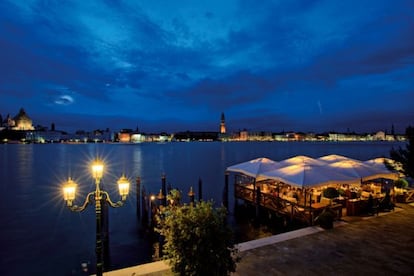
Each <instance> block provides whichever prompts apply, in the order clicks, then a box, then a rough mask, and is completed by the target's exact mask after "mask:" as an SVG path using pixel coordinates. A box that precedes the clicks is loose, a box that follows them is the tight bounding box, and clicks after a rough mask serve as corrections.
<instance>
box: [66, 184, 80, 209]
mask: <svg viewBox="0 0 414 276" xmlns="http://www.w3.org/2000/svg"><path fill="white" fill-rule="evenodd" d="M77 186H78V185H77V184H76V182H75V181H73V180H72V178H70V177H69V179H68V181H67V182H66V183H65V184H64V185H63V199H64V200H65V201H66V202H67V204H68V205H69V206H71V205H72V202H73V201H74V200H75V197H76V187H77Z"/></svg>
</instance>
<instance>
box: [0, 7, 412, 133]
mask: <svg viewBox="0 0 414 276" xmlns="http://www.w3.org/2000/svg"><path fill="white" fill-rule="evenodd" d="M0 47H1V51H0V114H1V115H2V116H3V118H4V117H5V116H6V115H7V114H9V113H10V115H12V116H14V115H16V114H17V113H18V111H19V109H20V108H21V107H23V108H24V109H25V110H26V112H27V113H28V115H29V116H30V117H31V118H32V119H33V121H34V124H35V125H37V124H40V125H45V126H50V124H51V123H52V122H54V123H55V124H56V127H57V128H58V129H63V130H68V131H72V130H76V129H87V130H92V129H97V128H107V127H108V128H110V129H113V130H119V129H121V128H136V127H137V126H138V127H139V128H140V130H142V131H144V132H153V131H168V132H174V131H184V130H211V131H217V130H218V128H219V122H220V115H221V113H222V112H224V113H225V116H226V122H227V126H228V129H229V130H234V131H237V130H239V129H244V128H246V129H249V130H266V131H275V132H278V131H282V130H286V131H287V130H296V131H305V132H307V131H317V132H322V131H347V130H350V131H357V132H371V131H377V130H388V131H390V129H391V125H394V126H395V129H396V131H399V132H403V131H404V130H405V128H406V127H407V126H408V125H413V124H414V1H412V0H407V1H404V0H394V1H388V0H373V1H361V0H356V1H353V0H352V1H351V0H347V1H342V0H338V1H334V0H326V1H295V0H284V1H283V0H281V1H266V0H263V1H255V0H252V1H249V0H226V1H223V0H209V1H197V0H154V1H136V0H129V1H98V0H96V1H94V0H88V1H34V0H24V1H23V0H22V1H17V0H10V1H7V0H3V1H1V2H0Z"/></svg>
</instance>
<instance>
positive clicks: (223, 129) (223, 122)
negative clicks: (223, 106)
mask: <svg viewBox="0 0 414 276" xmlns="http://www.w3.org/2000/svg"><path fill="white" fill-rule="evenodd" d="M220 134H226V120H225V118H224V112H222V113H221V120H220Z"/></svg>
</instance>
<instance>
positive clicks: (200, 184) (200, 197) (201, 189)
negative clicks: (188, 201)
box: [198, 177, 203, 201]
mask: <svg viewBox="0 0 414 276" xmlns="http://www.w3.org/2000/svg"><path fill="white" fill-rule="evenodd" d="M202 199H203V181H202V180H201V177H200V178H198V201H201V200H202Z"/></svg>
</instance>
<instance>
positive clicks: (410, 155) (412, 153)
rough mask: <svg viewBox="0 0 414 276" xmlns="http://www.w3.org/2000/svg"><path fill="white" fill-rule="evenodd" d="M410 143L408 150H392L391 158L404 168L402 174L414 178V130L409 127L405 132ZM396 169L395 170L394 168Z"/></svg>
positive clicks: (400, 148) (407, 146)
mask: <svg viewBox="0 0 414 276" xmlns="http://www.w3.org/2000/svg"><path fill="white" fill-rule="evenodd" d="M405 135H406V137H407V140H408V143H407V145H406V148H405V149H403V148H402V147H399V148H398V149H397V150H396V149H394V148H393V149H392V150H391V152H390V156H391V158H392V159H394V160H395V161H397V162H398V163H400V164H401V166H402V173H403V174H405V175H406V176H409V177H411V178H414V128H413V127H411V126H409V127H407V129H406V131H405ZM394 169H395V168H394Z"/></svg>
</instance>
